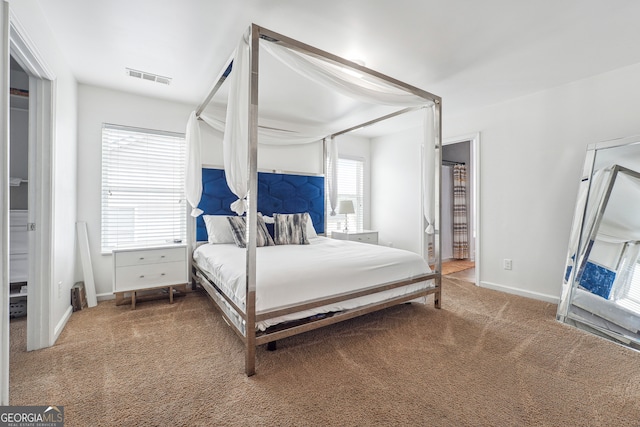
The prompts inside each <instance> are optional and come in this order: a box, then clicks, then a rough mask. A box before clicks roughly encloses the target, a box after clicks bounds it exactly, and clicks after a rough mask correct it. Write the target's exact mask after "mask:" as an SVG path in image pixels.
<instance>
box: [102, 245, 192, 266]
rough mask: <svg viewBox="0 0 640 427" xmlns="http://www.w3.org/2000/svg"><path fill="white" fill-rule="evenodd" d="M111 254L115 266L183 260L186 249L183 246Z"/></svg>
mask: <svg viewBox="0 0 640 427" xmlns="http://www.w3.org/2000/svg"><path fill="white" fill-rule="evenodd" d="M113 256H114V263H115V267H116V268H119V267H123V266H127V265H145V264H158V263H166V262H175V261H182V262H184V261H185V260H186V249H185V248H184V247H177V248H159V249H141V250H134V251H122V252H114V255H113Z"/></svg>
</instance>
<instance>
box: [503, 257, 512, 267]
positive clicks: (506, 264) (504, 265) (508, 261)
mask: <svg viewBox="0 0 640 427" xmlns="http://www.w3.org/2000/svg"><path fill="white" fill-rule="evenodd" d="M512 264H513V261H511V260H510V259H508V258H505V259H504V261H503V268H504V269H505V270H511V268H512V267H513V265H512Z"/></svg>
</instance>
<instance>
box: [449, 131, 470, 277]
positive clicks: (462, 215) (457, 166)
mask: <svg viewBox="0 0 640 427" xmlns="http://www.w3.org/2000/svg"><path fill="white" fill-rule="evenodd" d="M476 140H477V138H463V139H457V140H453V141H449V143H445V145H443V148H442V199H441V200H442V274H443V275H445V276H448V277H455V278H459V279H462V280H465V281H468V282H472V283H477V280H476V258H477V254H476V224H477V221H476V203H475V201H476V179H475V176H476V167H477V165H476V156H475V153H474V151H475V143H476Z"/></svg>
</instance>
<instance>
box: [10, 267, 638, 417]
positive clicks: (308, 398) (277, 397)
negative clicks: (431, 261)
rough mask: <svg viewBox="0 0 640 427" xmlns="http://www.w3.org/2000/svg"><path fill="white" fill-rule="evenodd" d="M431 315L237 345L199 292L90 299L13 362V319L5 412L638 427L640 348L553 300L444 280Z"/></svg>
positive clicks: (17, 346)
mask: <svg viewBox="0 0 640 427" xmlns="http://www.w3.org/2000/svg"><path fill="white" fill-rule="evenodd" d="M443 291H444V297H443V309H442V310H436V309H434V308H433V304H430V305H428V306H422V305H415V304H414V305H402V306H398V307H394V308H391V309H388V310H386V311H384V312H380V313H376V314H372V315H368V316H366V317H362V318H359V319H354V320H352V321H349V322H345V323H342V324H339V325H334V326H331V327H328V328H325V329H322V330H319V331H314V332H310V333H307V334H304V335H301V336H298V337H293V338H290V339H286V340H283V341H280V342H279V343H278V350H277V351H276V352H267V351H266V349H265V348H264V347H260V348H259V349H258V351H257V355H258V360H257V371H258V374H257V375H256V376H254V377H252V378H246V377H245V376H244V374H243V366H244V362H243V347H242V345H241V343H240V340H239V339H238V338H237V337H236V336H235V334H234V333H233V332H232V331H231V330H230V329H229V328H228V327H227V326H226V325H225V324H224V322H223V321H222V320H221V318H220V316H219V315H218V314H217V312H216V311H215V310H214V309H213V308H212V307H211V305H210V303H209V301H208V300H207V299H206V298H204V297H202V296H199V295H197V294H190V295H188V296H187V297H185V298H180V299H177V301H176V303H175V304H173V305H169V304H168V303H167V302H165V301H154V302H146V303H141V304H140V305H139V306H138V309H137V310H135V311H131V310H129V308H128V307H124V306H122V307H116V306H114V305H113V303H112V302H103V303H100V304H99V305H98V307H95V308H92V309H87V310H83V311H81V312H77V313H74V314H73V316H72V317H71V319H70V321H69V324H68V325H67V327H66V328H65V330H64V331H63V333H62V335H61V336H60V339H59V340H58V343H57V344H56V345H55V346H54V347H52V348H49V349H45V350H40V351H35V352H30V353H26V352H25V351H24V350H23V346H24V344H23V343H24V329H25V321H24V320H18V321H13V322H12V324H11V334H12V336H11V338H12V339H11V342H12V348H11V377H10V381H11V385H10V393H11V404H13V405H64V408H65V416H66V424H65V425H67V426H95V425H113V426H194V425H196V426H200V425H201V426H230V425H242V426H258V425H260V426H262V425H267V426H271V425H273V426H287V425H289V426H318V425H332V426H369V425H385V426H386V425H400V426H415V425H428V426H485V425H486V426H638V425H640V353H636V352H633V351H630V350H627V349H624V348H622V347H619V346H617V345H614V344H612V343H609V342H607V341H604V340H602V339H600V338H597V337H594V336H591V335H588V334H586V333H584V332H581V331H579V330H576V329H573V328H570V327H568V326H565V325H562V324H560V323H557V322H556V321H555V310H556V307H555V305H553V304H547V303H543V302H538V301H533V300H529V299H525V298H522V297H517V296H513V295H508V294H503V293H499V292H496V291H491V290H487V289H480V288H477V287H475V286H473V285H470V284H468V283H464V282H462V281H458V280H455V279H447V278H445V279H444V289H443Z"/></svg>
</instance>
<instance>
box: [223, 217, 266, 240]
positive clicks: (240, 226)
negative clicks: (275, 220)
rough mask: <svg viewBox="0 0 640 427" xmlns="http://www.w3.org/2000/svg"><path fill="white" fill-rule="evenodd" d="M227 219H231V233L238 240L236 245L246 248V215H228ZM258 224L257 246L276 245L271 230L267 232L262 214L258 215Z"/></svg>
mask: <svg viewBox="0 0 640 427" xmlns="http://www.w3.org/2000/svg"><path fill="white" fill-rule="evenodd" d="M227 219H228V220H229V225H231V234H232V235H233V240H234V241H235V242H236V246H238V247H240V248H246V247H247V237H246V229H247V223H246V221H245V217H243V216H230V217H227ZM257 225H258V226H257V233H256V246H257V247H259V246H274V245H275V243H273V239H272V238H271V236H269V232H267V227H266V226H265V225H264V220H263V219H262V217H261V216H258V224H257Z"/></svg>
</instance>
